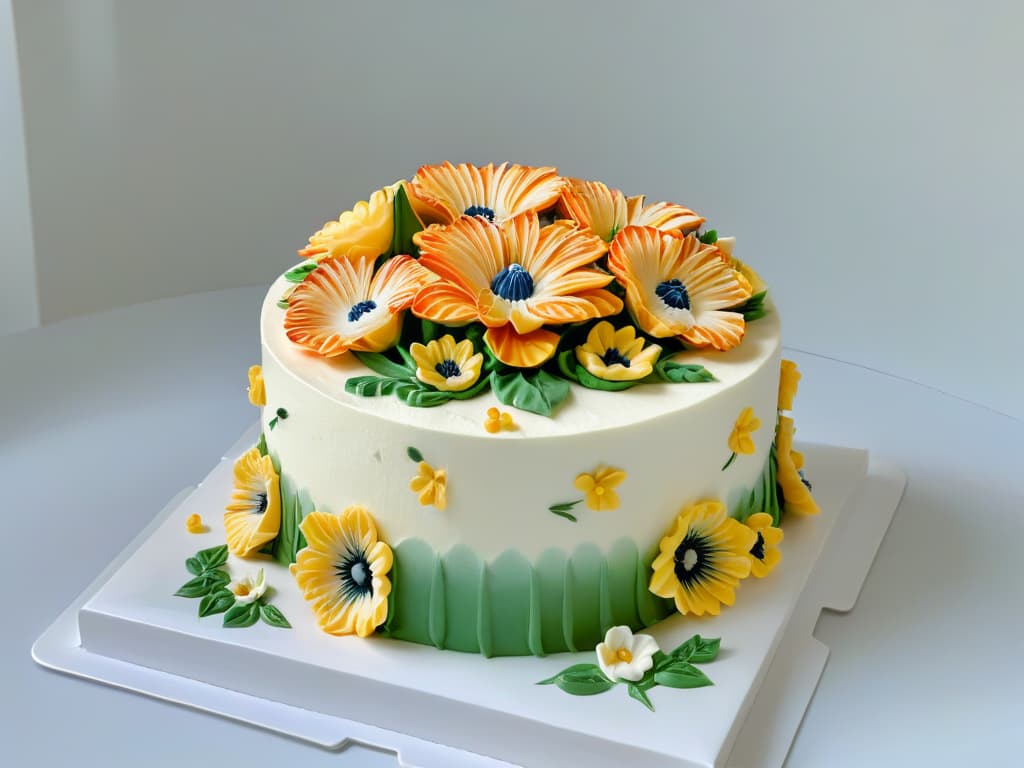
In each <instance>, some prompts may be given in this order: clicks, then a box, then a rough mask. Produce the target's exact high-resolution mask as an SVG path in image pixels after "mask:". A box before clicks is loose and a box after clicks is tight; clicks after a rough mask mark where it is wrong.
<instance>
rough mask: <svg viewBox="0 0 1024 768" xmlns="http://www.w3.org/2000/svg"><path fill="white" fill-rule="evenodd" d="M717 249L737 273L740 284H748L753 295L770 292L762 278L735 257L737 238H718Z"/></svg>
mask: <svg viewBox="0 0 1024 768" xmlns="http://www.w3.org/2000/svg"><path fill="white" fill-rule="evenodd" d="M715 248H717V249H718V253H719V255H720V256H721V257H722V260H723V261H725V263H726V264H728V265H729V266H730V267H732V268H733V269H734V270H735V271H736V273H737V275H738V276H739V277H740V278H741V280H740V282H741V283H746V285H747V287H748V288H749V289H750V291H751V293H761V291H766V290H768V286H767V285H766V284H765V282H764V280H762V279H761V276H760V275H759V274H757V272H755V271H754V270H753V269H752V268H751V267H749V266H748V265H746V264H744V263H743V262H742V261H740V260H739V259H737V258H736V257H735V256H734V255H733V251H734V250H735V248H736V238H735V237H720V238H718V240H717V241H715Z"/></svg>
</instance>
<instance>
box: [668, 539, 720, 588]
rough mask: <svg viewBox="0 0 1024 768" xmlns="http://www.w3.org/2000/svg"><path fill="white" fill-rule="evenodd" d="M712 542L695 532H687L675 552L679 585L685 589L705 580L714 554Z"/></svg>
mask: <svg viewBox="0 0 1024 768" xmlns="http://www.w3.org/2000/svg"><path fill="white" fill-rule="evenodd" d="M713 551H714V550H713V549H712V546H711V542H709V541H708V540H707V539H705V538H704V537H703V536H701V535H700V534H698V533H696V532H694V531H687V533H686V536H685V537H684V538H683V540H682V541H681V542H679V546H678V547H676V552H675V557H674V559H675V563H676V566H675V572H676V578H677V579H679V583H680V584H682V585H683V586H684V587H685V586H688V585H690V584H696V583H699V582H701V581H703V580H704V578H705V576H707V574H708V571H709V570H710V565H711V564H712V563H710V562H709V559H708V558H709V557H710V556H711V555H712V554H713Z"/></svg>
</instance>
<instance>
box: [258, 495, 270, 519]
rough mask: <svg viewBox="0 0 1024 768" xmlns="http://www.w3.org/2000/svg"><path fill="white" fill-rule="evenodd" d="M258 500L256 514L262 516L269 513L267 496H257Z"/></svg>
mask: <svg viewBox="0 0 1024 768" xmlns="http://www.w3.org/2000/svg"><path fill="white" fill-rule="evenodd" d="M256 500H257V501H258V502H259V503H258V504H257V506H256V514H257V515H262V514H263V513H264V512H266V511H267V503H268V501H267V494H265V493H261V494H258V495H257V496H256Z"/></svg>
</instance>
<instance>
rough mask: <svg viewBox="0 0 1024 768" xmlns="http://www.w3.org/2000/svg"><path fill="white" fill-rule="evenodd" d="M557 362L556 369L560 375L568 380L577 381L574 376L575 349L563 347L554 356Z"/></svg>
mask: <svg viewBox="0 0 1024 768" xmlns="http://www.w3.org/2000/svg"><path fill="white" fill-rule="evenodd" d="M556 362H557V363H558V370H559V371H561V372H562V375H563V376H565V378H567V379H569V381H576V382H578V381H579V378H578V377H577V376H576V350H575V349H563V350H562V351H561V352H559V353H558V357H557V358H556Z"/></svg>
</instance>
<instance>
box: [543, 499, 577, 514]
mask: <svg viewBox="0 0 1024 768" xmlns="http://www.w3.org/2000/svg"><path fill="white" fill-rule="evenodd" d="M582 503H583V499H576V501H563V502H560V503H558V504H552V505H551V506H550V507H548V509H549V510H551V511H552V512H568V511H569V510H570V509H572V508H573V507H575V506H576V505H577V504H582Z"/></svg>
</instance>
